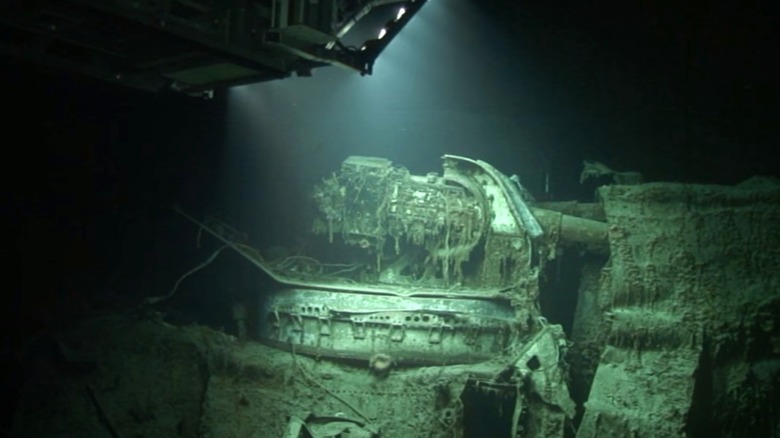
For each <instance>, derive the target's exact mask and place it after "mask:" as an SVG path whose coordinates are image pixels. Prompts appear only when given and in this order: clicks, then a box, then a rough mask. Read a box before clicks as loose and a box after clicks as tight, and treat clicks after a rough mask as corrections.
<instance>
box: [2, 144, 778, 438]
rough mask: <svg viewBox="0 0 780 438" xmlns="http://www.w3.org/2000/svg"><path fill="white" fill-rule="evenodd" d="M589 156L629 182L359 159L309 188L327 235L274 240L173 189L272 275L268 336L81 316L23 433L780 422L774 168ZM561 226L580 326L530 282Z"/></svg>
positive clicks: (768, 431) (642, 432) (674, 429)
mask: <svg viewBox="0 0 780 438" xmlns="http://www.w3.org/2000/svg"><path fill="white" fill-rule="evenodd" d="M593 177H597V178H601V179H602V180H603V178H608V179H609V178H611V179H612V181H613V182H615V183H617V184H608V185H604V186H602V187H600V188H599V189H598V191H597V195H598V197H597V202H594V203H592V204H583V203H577V202H556V203H542V202H535V201H534V199H533V197H532V196H531V195H530V194H529V193H528V192H527V191H526V190H525V189H524V188H523V186H522V185H521V184H520V182H519V179H518V178H517V177H515V176H507V175H505V174H502V173H501V172H499V171H498V170H497V169H496V168H494V167H493V166H492V165H490V164H488V163H485V162H483V161H479V160H473V159H469V158H464V157H459V156H452V155H446V156H444V157H443V172H442V173H441V174H436V173H429V174H427V175H413V174H411V173H410V172H409V171H407V170H406V169H404V168H402V167H398V166H395V165H393V163H391V162H390V161H388V160H386V159H382V158H373V157H359V156H353V157H349V158H347V159H346V160H345V161H344V162H343V164H342V166H341V169H340V170H339V171H337V172H335V173H334V174H333V175H332V176H330V177H328V178H326V179H325V180H323V181H322V183H321V184H319V185H318V186H317V187H315V189H314V201H315V202H316V206H317V211H318V214H317V217H316V218H315V220H314V226H313V231H314V232H315V233H316V234H318V235H319V236H321V238H320V239H319V240H320V241H321V242H322V245H321V247H320V248H317V249H315V250H314V251H310V252H307V253H305V254H304V253H294V254H288V255H286V256H283V257H279V258H277V259H274V260H266V259H265V258H264V257H263V256H262V255H261V254H260V252H258V251H256V250H255V249H253V248H252V247H251V246H249V245H248V239H246V237H245V236H243V235H242V234H241V233H238V232H236V231H235V230H233V229H232V228H230V227H229V226H227V225H225V224H223V223H221V222H219V221H212V220H206V221H203V222H201V221H198V220H196V219H195V218H192V217H191V216H188V215H187V214H186V213H185V212H183V211H182V210H180V209H179V210H177V211H178V212H179V213H181V214H182V215H184V216H185V217H186V218H188V219H189V220H191V221H192V222H194V223H195V224H197V225H198V226H199V229H200V230H201V232H206V233H210V234H211V235H213V236H214V237H216V238H217V239H218V240H219V241H220V242H221V247H220V248H219V250H217V252H215V253H214V255H213V256H212V257H211V258H210V259H209V261H210V260H213V258H214V257H216V255H217V254H218V253H219V252H221V251H222V250H224V249H226V248H232V249H233V250H235V251H237V252H238V253H240V254H241V255H242V256H244V257H245V258H246V259H247V260H249V261H250V262H251V263H252V264H254V265H255V266H257V267H258V268H259V269H261V270H262V271H263V272H265V274H267V276H268V277H269V278H270V279H271V281H270V283H272V284H273V285H274V286H273V287H271V288H269V289H267V290H263V291H261V293H258V294H257V295H258V296H259V297H258V303H257V305H256V306H250V307H247V306H243V305H236V306H234V309H233V310H234V317H235V320H236V323H237V330H236V331H237V333H238V335H239V338H244V337H246V338H254V339H255V340H258V341H261V342H259V343H258V342H242V340H241V339H236V338H233V337H230V336H228V335H225V334H224V333H222V332H219V331H215V330H212V329H209V328H206V327H198V326H195V327H175V326H171V325H167V324H165V323H160V322H159V321H151V322H149V321H145V322H141V323H138V322H132V321H127V320H124V319H122V320H120V321H118V322H117V321H116V320H114V319H106V318H103V319H98V320H95V321H92V322H89V321H88V322H86V323H85V328H83V329H81V331H74V332H71V333H64V334H62V335H61V336H59V337H58V338H57V340H56V346H57V348H56V350H57V356H60V357H61V359H62V360H63V361H64V362H66V365H67V366H66V367H64V368H67V369H72V368H74V364H77V365H78V368H79V369H88V370H89V371H85V372H81V373H80V374H79V375H78V376H76V377H74V376H69V378H68V379H59V380H58V381H57V383H56V384H55V383H52V384H51V385H54V386H56V390H51V389H50V387H49V386H47V385H49V383H45V384H43V383H40V382H35V381H33V383H31V384H29V385H28V387H27V388H26V389H25V390H24V392H23V396H22V401H21V403H20V408H19V410H18V412H17V414H16V421H15V429H14V431H13V433H14V436H43V435H46V434H52V433H54V432H53V431H57V430H63V429H66V430H70V431H71V432H73V431H78V433H77V434H80V435H83V436H114V437H116V436H120V435H122V436H203V437H224V436H236V437H243V436H246V437H255V436H281V437H284V438H298V437H317V438H324V437H345V436H350V437H378V436H382V437H385V438H387V437H410V436H426V437H453V436H456V437H457V436H464V437H467V436H509V437H520V436H522V437H571V436H575V435H576V436H577V437H578V438H591V437H597V436H635V437H645V436H648V437H649V436H653V437H678V436H692V437H705V436H723V437H737V436H746V435H750V436H773V437H780V422H778V421H777V418H779V417H778V415H777V414H778V412H777V410H776V407H777V406H780V400H778V394H780V387H779V386H780V384H779V383H778V382H780V334H778V331H777V330H776V327H777V326H779V325H780V253H778V251H780V250H779V249H778V248H780V229H778V227H777V224H778V223H780V183H778V182H777V181H776V180H773V179H771V178H761V177H755V178H752V179H750V180H748V181H746V182H744V183H742V184H739V185H736V186H714V185H694V184H678V183H641V175H639V174H637V173H635V172H614V171H613V170H611V169H609V168H608V167H606V166H604V165H602V164H600V163H595V162H586V163H585V169H584V171H583V174H582V176H581V179H582V180H585V179H588V178H593ZM561 248H571V249H573V251H568V253H569V254H576V258H578V260H580V262H579V266H578V268H577V270H576V274H575V276H578V277H579V278H578V280H579V281H578V282H577V283H575V286H574V287H575V288H576V289H577V291H576V292H577V298H576V300H577V304H576V310H575V311H574V323H573V328H572V330H571V333H568V334H565V333H564V330H563V329H562V327H561V326H560V325H557V324H551V323H549V322H548V321H547V320H546V319H545V317H544V315H543V313H542V311H541V304H540V303H541V299H542V298H544V296H543V295H544V294H545V291H546V289H544V288H543V287H542V286H543V285H544V284H545V281H547V280H546V278H545V276H546V275H547V274H548V272H549V269H546V267H548V266H553V265H552V264H550V262H551V261H553V260H555V261H556V263H558V262H559V260H560V259H561V251H560V249H561ZM556 258H557V260H556ZM204 265H205V264H204ZM204 265H201V266H200V267H202V266H204ZM200 267H199V268H200ZM196 269H198V268H196ZM194 271H195V270H193V271H190V272H188V273H187V274H185V277H186V276H187V275H189V274H190V273H192V272H194ZM185 277H182V278H181V279H180V280H179V282H177V284H176V286H178V284H179V283H180V282H181V280H182V279H183V278H185ZM175 290H176V287H174V290H173V291H171V293H170V294H168V295H166V296H161V297H152V298H148V299H147V300H146V304H148V305H153V304H156V303H158V302H160V301H162V300H164V299H166V298H168V297H170V295H172V294H173V292H174V291H175ZM572 295H573V293H572ZM248 333H253V335H252V334H249V335H247V334H248ZM85 364H91V365H90V367H87V366H86V365H85ZM152 368H153V369H152ZM160 370H165V372H164V373H161V372H160ZM46 375H47V376H48V375H49V374H46ZM85 388H86V389H85ZM46 409H48V410H49V412H59V413H67V415H59V414H57V415H55V414H51V415H50V418H51V419H52V420H51V422H50V423H51V424H47V425H46V426H45V427H44V425H43V424H42V423H41V422H39V421H38V420H37V419H38V418H39V417H40V415H42V412H44V413H45V411H46ZM96 412H97V415H95V413H96ZM55 418H56V420H55Z"/></svg>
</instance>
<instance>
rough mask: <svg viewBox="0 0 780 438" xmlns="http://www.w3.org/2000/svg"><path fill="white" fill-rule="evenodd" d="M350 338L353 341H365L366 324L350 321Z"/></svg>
mask: <svg viewBox="0 0 780 438" xmlns="http://www.w3.org/2000/svg"><path fill="white" fill-rule="evenodd" d="M352 337H353V338H355V339H366V322H365V321H355V320H354V319H353V320H352Z"/></svg>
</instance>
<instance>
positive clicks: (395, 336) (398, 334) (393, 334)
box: [390, 323, 406, 342]
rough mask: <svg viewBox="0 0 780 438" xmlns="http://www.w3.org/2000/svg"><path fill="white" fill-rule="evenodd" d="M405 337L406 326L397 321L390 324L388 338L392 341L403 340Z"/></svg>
mask: <svg viewBox="0 0 780 438" xmlns="http://www.w3.org/2000/svg"><path fill="white" fill-rule="evenodd" d="M405 337H406V327H405V326H404V325H403V324H400V323H397V324H392V325H391V326H390V340H391V341H393V342H403V340H404V338H405Z"/></svg>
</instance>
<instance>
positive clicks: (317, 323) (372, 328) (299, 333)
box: [258, 289, 520, 363]
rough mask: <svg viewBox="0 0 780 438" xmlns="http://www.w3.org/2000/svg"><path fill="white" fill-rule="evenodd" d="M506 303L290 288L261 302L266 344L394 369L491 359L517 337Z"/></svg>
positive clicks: (261, 325)
mask: <svg viewBox="0 0 780 438" xmlns="http://www.w3.org/2000/svg"><path fill="white" fill-rule="evenodd" d="M514 318H515V314H514V311H513V309H512V308H511V307H510V306H509V303H508V302H500V301H486V300H465V299H461V300H451V299H436V298H400V297H382V296H366V295H363V294H357V293H343V292H327V291H315V290H301V289H288V290H281V291H278V292H275V293H273V294H272V295H271V296H270V297H267V298H265V299H264V303H263V306H262V309H261V318H260V323H259V326H258V329H259V336H260V338H261V339H263V340H265V341H267V342H271V343H273V344H275V345H280V346H291V347H293V348H295V349H296V350H298V351H301V352H304V353H310V354H317V355H323V356H334V357H342V358H354V359H367V358H368V357H369V356H371V355H373V354H377V353H382V354H389V355H391V356H392V357H393V360H394V361H396V362H405V363H457V362H475V361H479V360H485V359H489V358H490V357H491V356H494V355H496V354H499V353H501V352H502V351H503V350H504V349H505V348H506V347H507V346H508V345H509V344H510V343H511V342H512V341H513V340H514V339H516V338H517V337H518V336H519V335H520V332H519V329H518V327H517V326H516V324H514Z"/></svg>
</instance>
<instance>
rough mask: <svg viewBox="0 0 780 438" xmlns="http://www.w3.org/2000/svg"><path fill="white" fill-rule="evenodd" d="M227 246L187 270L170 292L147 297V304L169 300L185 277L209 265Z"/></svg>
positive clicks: (145, 301)
mask: <svg viewBox="0 0 780 438" xmlns="http://www.w3.org/2000/svg"><path fill="white" fill-rule="evenodd" d="M227 247H228V246H227V245H224V246H221V247H220V248H219V249H218V250H216V251H214V253H213V254H211V257H209V258H208V259H207V260H206V261H205V262H203V263H201V264H199V265H198V266H196V267H194V268H192V269H190V270H189V271H187V273H185V274H184V275H182V276H181V277H179V279H178V280H176V284H174V285H173V289H171V291H170V292H168V293H167V294H166V295H161V296H158V297H149V298H146V299H145V300H144V303H146V304H157V303H159V302H160V301H164V300H167V299H168V298H170V297H172V296H173V294H175V293H176V289H178V288H179V285H180V284H181V282H182V281H184V279H185V278H187V277H189V276H190V275H192V274H194V273H196V272H198V271H199V270H201V269H203V268H205V267H206V266H208V265H209V264H210V263H211V262H213V261H214V259H216V258H217V256H218V255H219V253H221V252H222V250H223V249H225V248H227Z"/></svg>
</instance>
